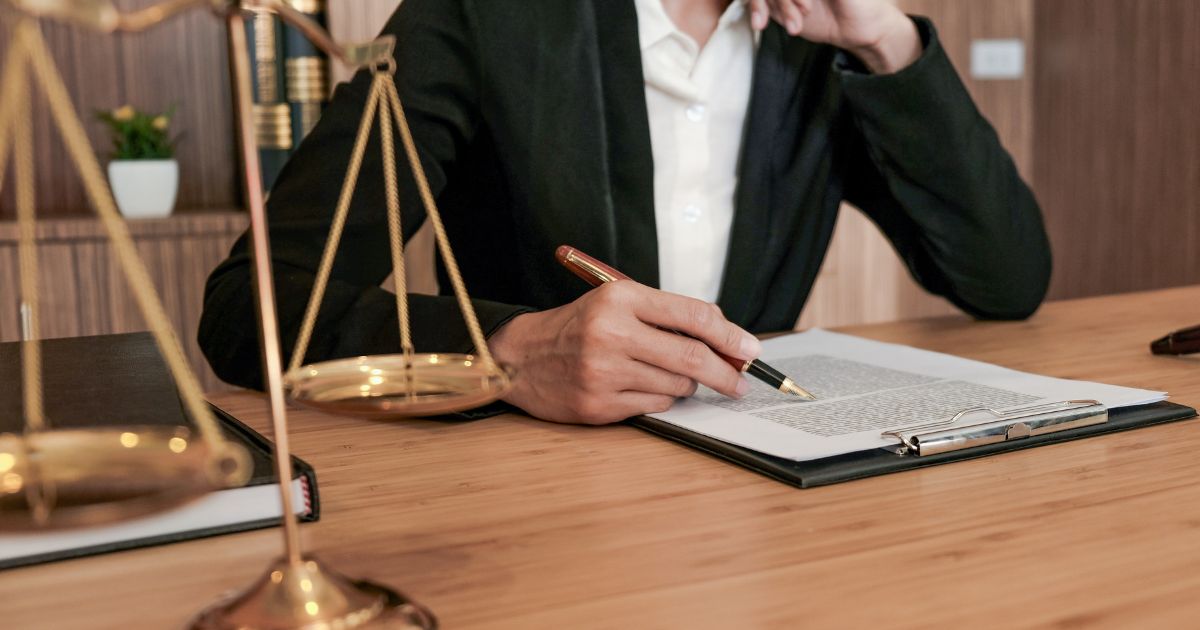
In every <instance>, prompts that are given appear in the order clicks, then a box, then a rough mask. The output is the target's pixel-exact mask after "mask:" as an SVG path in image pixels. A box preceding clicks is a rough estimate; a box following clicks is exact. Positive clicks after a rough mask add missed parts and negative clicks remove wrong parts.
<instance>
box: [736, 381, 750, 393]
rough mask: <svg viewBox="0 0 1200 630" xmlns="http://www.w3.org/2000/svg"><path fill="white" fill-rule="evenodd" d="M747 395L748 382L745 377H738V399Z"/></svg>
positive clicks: (748, 389) (748, 390)
mask: <svg viewBox="0 0 1200 630" xmlns="http://www.w3.org/2000/svg"><path fill="white" fill-rule="evenodd" d="M748 393H750V381H747V380H746V377H744V376H742V377H739V378H738V384H737V395H738V398H741V397H743V396H745V395H746V394H748Z"/></svg>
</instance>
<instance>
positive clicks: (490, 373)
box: [283, 354, 512, 419]
mask: <svg viewBox="0 0 1200 630" xmlns="http://www.w3.org/2000/svg"><path fill="white" fill-rule="evenodd" d="M410 362H411V363H410ZM283 383H284V387H285V388H286V389H287V392H288V396H289V397H290V398H291V399H292V400H294V401H295V402H297V403H299V404H302V405H306V406H308V407H312V408H314V409H319V410H321V411H326V412H329V413H335V414H342V415H352V416H360V417H367V418H376V419H387V418H412V417H419V416H434V415H438V414H443V413H452V412H455V411H465V410H467V409H473V408H475V407H479V406H482V405H486V404H487V403H490V402H493V401H495V400H497V399H498V398H500V397H501V396H503V395H504V394H505V392H507V391H508V390H509V388H510V387H511V386H512V372H511V370H509V369H508V368H505V367H503V366H499V365H497V366H496V367H495V368H493V369H489V368H488V366H487V365H485V364H484V363H483V362H481V361H478V360H476V358H475V357H474V356H472V355H469V354H414V355H412V356H411V357H405V356H404V355H403V354H387V355H379V356H368V357H355V358H349V359H337V360H334V361H325V362H322V363H314V364H312V365H305V366H302V367H299V368H296V369H294V370H292V371H290V372H288V373H287V374H285V375H284V379H283Z"/></svg>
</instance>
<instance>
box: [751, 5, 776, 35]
mask: <svg viewBox="0 0 1200 630" xmlns="http://www.w3.org/2000/svg"><path fill="white" fill-rule="evenodd" d="M769 19H771V9H770V7H768V6H767V0H750V26H751V28H753V29H754V30H756V31H761V30H763V29H764V28H767V20H769Z"/></svg>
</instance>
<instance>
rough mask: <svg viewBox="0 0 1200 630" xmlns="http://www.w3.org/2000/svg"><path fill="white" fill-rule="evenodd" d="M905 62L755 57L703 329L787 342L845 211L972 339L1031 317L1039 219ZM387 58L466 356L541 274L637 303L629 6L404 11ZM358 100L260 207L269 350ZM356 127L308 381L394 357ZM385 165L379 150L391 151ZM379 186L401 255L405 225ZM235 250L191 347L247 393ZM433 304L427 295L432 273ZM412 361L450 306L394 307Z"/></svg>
mask: <svg viewBox="0 0 1200 630" xmlns="http://www.w3.org/2000/svg"><path fill="white" fill-rule="evenodd" d="M916 19H917V24H918V26H919V28H920V31H921V34H922V37H923V39H924V43H925V51H924V54H923V55H922V56H921V58H920V59H919V60H918V61H917V62H916V63H915V64H913V65H912V66H910V67H909V68H907V69H905V70H903V71H901V72H899V73H897V74H894V75H887V76H871V75H869V74H867V73H865V71H864V70H863V69H862V68H861V67H858V66H857V64H856V63H855V62H854V60H853V59H852V58H850V57H849V56H848V55H845V54H843V53H840V52H839V51H838V50H836V49H834V48H832V47H830V46H826V45H819V44H813V43H810V42H807V41H805V40H802V39H798V38H792V37H789V36H788V35H787V34H786V33H785V32H784V31H783V29H781V28H780V27H779V26H778V25H777V24H774V23H772V25H771V26H770V27H769V28H768V29H767V30H766V31H765V32H764V33H763V35H762V39H761V43H760V47H759V51H758V53H757V59H756V62H755V75H754V79H753V88H752V90H753V91H752V95H751V99H750V107H749V112H748V116H747V124H746V130H745V137H744V141H743V147H742V155H741V158H740V167H739V168H740V173H739V177H740V180H739V187H738V191H737V196H736V216H735V220H734V224H733V228H732V233H731V239H730V245H729V254H728V263H727V267H726V270H725V275H724V285H723V286H722V288H721V292H720V298H719V300H718V303H719V305H720V306H721V308H722V309H723V310H724V312H725V314H726V316H727V317H728V318H729V319H730V320H731V321H733V322H736V323H738V324H740V325H742V326H744V327H745V328H747V329H748V330H751V331H771V330H783V329H790V328H791V327H792V326H793V325H794V323H795V321H796V318H797V316H798V315H799V313H800V309H801V307H802V306H803V305H804V302H805V299H806V298H807V297H808V293H809V290H810V288H811V287H812V284H813V280H814V278H815V277H816V275H817V271H818V270H819V268H820V266H821V261H822V259H823V257H824V255H825V250H826V248H827V246H828V243H829V239H830V234H831V232H832V231H833V227H834V222H835V219H836V218H837V213H838V205H839V203H840V202H841V201H843V200H846V201H849V202H851V203H853V204H855V205H856V206H858V207H860V208H862V209H863V210H864V211H865V212H866V213H867V214H868V215H869V216H870V217H871V218H872V219H873V220H874V221H875V222H876V223H877V224H878V225H879V226H880V227H881V228H882V230H883V232H884V233H885V234H886V235H887V237H888V238H889V239H891V242H892V243H893V244H894V246H895V248H896V251H897V252H898V253H899V254H900V256H901V257H902V258H903V259H904V262H905V263H906V264H907V266H908V268H909V269H910V270H911V272H912V274H913V276H914V277H915V278H916V279H917V281H918V282H920V283H921V285H922V286H924V287H925V288H926V289H927V290H929V291H931V292H933V293H935V294H938V295H942V296H945V297H946V298H947V299H949V300H950V301H951V302H953V303H954V304H956V305H958V306H959V307H960V308H962V309H963V310H965V311H967V312H968V313H971V314H973V315H975V316H978V317H987V318H1022V317H1026V316H1028V315H1029V314H1030V313H1032V312H1033V311H1034V310H1035V309H1036V308H1037V306H1038V304H1039V303H1040V302H1041V300H1042V297H1043V295H1044V293H1045V290H1046V285H1047V282H1048V278H1049V272H1050V254H1049V246H1048V244H1047V240H1046V235H1045V231H1044V229H1043V226H1042V219H1041V213H1040V211H1039V210H1038V206H1037V203H1036V202H1035V200H1034V198H1033V196H1032V194H1031V193H1030V191H1029V189H1028V188H1027V187H1026V186H1025V184H1024V183H1023V182H1022V181H1021V179H1020V176H1019V175H1018V173H1017V171H1016V169H1015V167H1014V166H1013V163H1012V160H1011V159H1010V158H1009V156H1008V154H1007V153H1006V152H1005V151H1004V149H1003V148H1002V147H1001V146H1000V143H999V140H998V139H997V137H996V134H995V132H994V131H993V129H992V127H991V126H990V125H989V124H988V123H987V121H986V120H984V118H983V117H982V116H981V115H980V113H979V112H978V111H977V110H976V108H975V106H974V104H973V103H972V101H971V98H970V96H969V95H968V94H967V92H966V90H965V89H964V87H963V85H962V83H961V82H960V81H959V78H958V76H957V75H956V74H955V71H954V69H953V67H952V66H951V64H950V61H949V59H948V58H947V57H946V54H945V52H944V51H943V50H942V47H941V45H940V44H939V42H938V39H937V36H936V33H935V31H934V29H933V27H932V26H931V25H930V23H929V22H928V21H926V20H924V19H921V18H916ZM384 32H385V33H390V34H393V35H395V36H396V38H397V41H398V47H397V51H396V53H397V59H398V62H399V71H398V72H397V74H396V83H397V86H398V88H399V91H400V95H401V98H402V99H403V101H404V103H405V106H406V110H407V113H408V119H409V122H410V124H411V126H412V130H413V134H414V136H415V138H416V140H417V143H418V145H419V147H420V153H421V159H422V162H423V164H424V166H425V168H426V169H427V171H428V175H429V178H430V182H431V184H432V186H433V188H434V191H435V194H437V195H438V202H439V207H440V208H441V210H442V213H443V215H444V219H445V222H446V226H447V229H448V231H449V234H450V239H451V243H452V244H453V247H454V251H455V253H456V254H457V257H458V261H459V264H460V265H461V267H462V272H463V275H464V277H465V279H466V283H467V288H468V290H469V291H470V293H471V295H472V296H473V298H474V299H475V307H476V310H477V312H478V314H479V317H480V320H481V323H482V324H483V326H484V330H485V332H489V333H490V332H491V331H494V330H495V329H497V328H498V327H499V326H501V325H502V324H503V323H505V322H506V321H507V320H508V319H510V318H512V317H513V316H515V315H516V314H518V313H522V312H526V311H528V310H531V309H546V308H552V307H556V306H559V305H562V304H565V303H567V302H570V301H572V300H574V299H575V298H577V297H579V296H580V295H581V294H582V293H583V292H584V291H585V290H586V287H585V286H584V284H583V283H582V282H580V281H579V280H578V279H576V278H574V277H573V276H571V275H570V274H569V273H567V272H566V271H565V270H563V269H561V268H560V267H559V266H558V265H557V264H555V261H554V249H555V247H557V246H558V245H560V244H563V243H569V244H571V245H575V246H577V247H579V248H580V249H582V250H583V251H586V252H588V253H590V254H592V255H594V256H596V257H598V258H600V259H603V260H605V261H606V262H609V263H610V264H612V265H614V266H615V267H617V268H618V269H621V270H622V271H624V272H625V273H627V274H629V275H630V276H632V277H633V278H634V279H636V280H638V281H639V282H642V283H644V284H647V285H650V286H657V285H658V252H657V246H656V243H657V239H656V235H655V223H654V207H653V203H654V194H653V170H654V164H653V163H652V153H651V150H650V131H649V126H648V123H647V114H646V104H645V99H644V85H643V78H642V70H641V68H642V65H641V58H640V47H639V43H638V34H637V15H636V13H635V10H634V3H633V0H406V1H405V2H404V3H403V4H402V5H401V6H400V8H399V10H398V11H397V12H396V14H395V15H394V16H393V17H392V18H391V20H390V21H389V22H388V24H387V26H386V27H385V28H384ZM369 82H370V77H369V76H368V75H366V74H365V73H359V75H358V76H356V77H355V78H354V80H353V81H351V82H350V83H348V84H344V85H341V86H339V87H338V88H337V91H336V92H335V94H334V97H333V101H332V103H331V104H330V106H329V107H328V109H326V111H325V113H324V115H323V116H322V118H321V121H320V123H319V124H318V125H317V127H316V129H314V130H313V132H312V133H311V134H310V135H309V136H308V138H307V139H305V140H304V142H303V143H302V144H301V145H300V147H299V149H298V151H297V152H296V154H295V155H294V156H293V157H292V159H291V161H290V162H289V163H288V165H287V166H286V167H285V168H284V170H283V172H282V173H281V175H280V177H279V180H278V183H277V184H276V185H275V188H274V190H273V191H272V192H271V195H270V199H269V202H268V216H269V220H270V233H271V243H272V248H273V249H272V258H273V264H274V270H275V282H276V288H277V294H278V309H279V310H278V313H279V317H280V322H281V334H282V336H283V344H284V348H285V349H288V350H290V348H291V347H292V345H293V344H294V341H295V338H296V335H297V329H298V328H299V322H300V319H301V315H302V313H303V311H304V307H305V303H306V300H307V298H308V294H309V291H310V289H311V286H312V282H313V278H314V273H315V270H316V268H317V264H318V261H319V259H320V257H321V252H322V248H323V246H324V243H325V238H326V235H327V232H328V229H329V225H330V218H331V216H332V214H333V210H334V207H335V205H336V200H337V197H338V193H339V188H340V185H341V181H342V178H343V174H344V171H345V168H346V164H347V161H348V156H349V154H350V151H351V147H352V145H353V142H354V136H355V131H356V128H357V125H358V123H359V118H360V115H361V110H362V107H363V104H364V102H365V97H366V94H367V90H368V87H369ZM377 130H378V126H376V134H375V138H374V139H373V140H372V142H371V144H370V146H368V148H367V153H366V155H367V157H366V160H365V163H364V166H363V173H364V177H363V179H362V181H361V183H360V184H359V188H358V192H357V194H356V195H355V197H354V204H353V206H352V209H351V213H350V217H349V220H348V225H347V227H346V232H345V236H344V239H343V242H342V246H341V250H340V252H339V254H338V256H337V259H336V262H335V266H334V271H333V278H332V280H331V282H330V285H329V288H328V291H327V294H326V298H325V302H324V305H323V308H322V310H321V315H320V317H319V319H318V323H317V327H316V330H315V331H314V335H313V339H312V343H311V346H310V349H309V354H308V356H307V357H306V360H307V361H315V360H322V359H327V358H333V357H341V356H353V355H359V354H377V353H386V352H394V351H397V350H398V348H399V340H398V333H397V325H396V322H397V320H396V311H395V302H394V298H392V297H391V295H390V294H389V293H387V292H385V291H384V290H383V289H381V288H379V284H380V283H381V282H382V281H383V280H384V279H385V278H386V277H387V276H388V274H389V273H391V264H390V256H389V253H388V246H387V229H386V221H385V219H384V193H383V185H382V179H381V177H380V175H379V174H380V173H381V170H380V169H381V166H380V164H381V159H380V157H379V151H380V149H379V146H380V143H379V138H378V131H377ZM396 146H397V147H399V146H400V145H399V141H398V140H397V144H396ZM398 160H399V168H400V170H401V173H402V174H401V187H402V200H401V203H402V211H403V222H404V231H405V234H406V236H409V235H411V234H412V233H413V232H415V231H416V229H417V228H418V227H419V225H420V224H421V222H422V221H423V220H424V212H423V211H422V210H421V204H420V201H419V200H418V198H417V196H416V193H415V186H414V185H413V184H412V179H411V176H410V175H408V173H407V168H408V167H407V163H406V162H405V160H404V156H403V154H402V152H401V155H399V156H398ZM248 249H249V246H248V239H247V237H246V236H243V237H242V238H241V239H240V240H239V241H238V242H237V244H236V245H234V247H233V251H232V253H231V254H230V257H229V259H228V260H226V261H224V262H223V263H221V265H220V266H219V267H217V269H216V270H215V271H214V272H213V273H212V276H211V277H210V278H209V281H208V286H207V290H206V295H205V304H204V313H203V316H202V319H201V323H200V334H199V341H200V347H201V348H202V349H203V350H204V352H205V354H206V356H207V357H208V359H209V361H210V363H211V364H212V367H213V369H214V370H215V371H216V373H217V375H218V376H220V377H221V378H223V379H224V380H226V381H229V382H231V383H235V384H237V385H243V386H249V387H261V380H262V379H261V368H260V363H259V346H258V334H257V331H258V328H257V326H256V324H255V314H254V307H253V304H254V302H253V299H252V295H251V268H250V264H249V251H248ZM439 276H440V279H441V285H442V287H443V289H442V291H443V293H448V283H447V282H446V279H445V274H444V271H443V270H442V269H441V267H440V265H439ZM411 311H412V325H413V333H414V337H415V339H416V344H417V349H418V351H421V350H426V351H428V350H440V351H467V350H469V348H470V341H469V339H468V337H467V334H466V330H465V328H464V327H463V325H462V319H461V317H460V316H459V314H458V309H457V306H456V305H455V303H454V300H453V298H452V297H447V296H440V297H439V296H419V295H413V296H411Z"/></svg>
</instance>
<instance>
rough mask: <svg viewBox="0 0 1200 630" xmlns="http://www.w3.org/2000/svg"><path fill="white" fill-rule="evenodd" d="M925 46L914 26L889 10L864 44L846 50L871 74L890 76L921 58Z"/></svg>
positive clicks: (899, 12) (913, 23)
mask: <svg viewBox="0 0 1200 630" xmlns="http://www.w3.org/2000/svg"><path fill="white" fill-rule="evenodd" d="M923 48H924V45H923V44H922V42H921V34H920V32H919V31H918V30H917V25H916V23H915V22H913V21H912V19H911V18H909V17H908V16H907V15H905V14H904V13H903V12H902V11H900V10H899V9H894V10H893V11H889V12H888V14H887V17H886V18H884V19H883V20H882V23H881V25H880V27H879V29H878V31H877V34H876V35H874V36H872V37H870V38H869V39H868V40H867V41H865V42H863V43H861V44H858V45H854V46H848V47H846V52H849V53H850V54H852V55H854V56H855V57H856V58H858V60H859V61H861V62H862V63H863V65H865V66H866V67H867V69H868V70H870V71H871V73H872V74H892V73H895V72H899V71H900V70H903V69H904V68H906V67H908V66H909V65H912V63H913V62H915V61H916V60H917V59H919V58H920V57H921V52H922V51H923Z"/></svg>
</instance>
